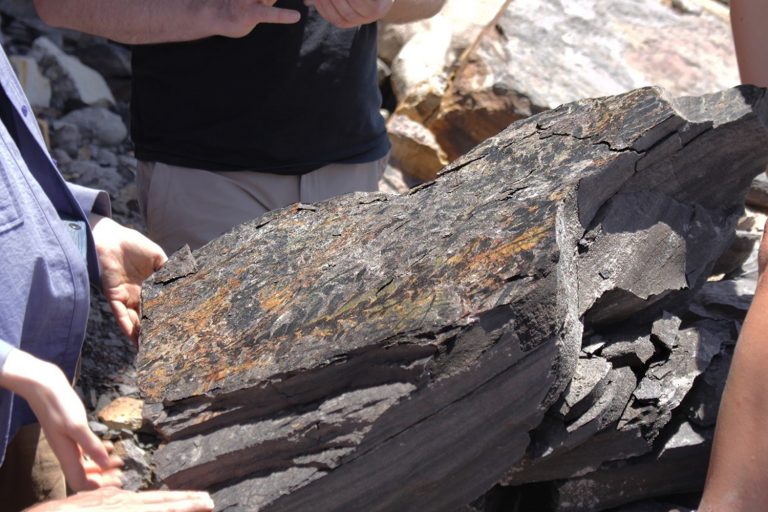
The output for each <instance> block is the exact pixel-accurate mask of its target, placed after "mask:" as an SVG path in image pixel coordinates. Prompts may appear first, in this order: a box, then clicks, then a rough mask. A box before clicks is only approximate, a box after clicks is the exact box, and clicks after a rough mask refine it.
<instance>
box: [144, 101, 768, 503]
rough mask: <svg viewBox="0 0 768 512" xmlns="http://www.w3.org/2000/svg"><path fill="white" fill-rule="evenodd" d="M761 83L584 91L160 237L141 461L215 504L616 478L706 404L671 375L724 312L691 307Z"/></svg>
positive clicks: (557, 495) (667, 445)
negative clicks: (383, 176)
mask: <svg viewBox="0 0 768 512" xmlns="http://www.w3.org/2000/svg"><path fill="white" fill-rule="evenodd" d="M764 109H765V99H764V91H763V90H759V89H752V88H737V89H732V90H727V91H724V92H722V93H718V94H715V95H710V96H704V97H698V98H688V99H683V100H674V101H672V100H667V99H665V97H664V95H663V93H662V92H661V91H660V90H658V89H653V88H646V89H639V90H635V91H632V92H629V93H627V94H623V95H620V96H615V97H607V98H599V99H590V100H583V101H579V102H576V103H572V104H568V105H565V106H563V107H560V108H557V109H555V110H552V111H548V112H544V113H542V114H539V115H537V116H533V117H531V118H528V119H525V120H523V121H520V122H517V123H515V124H513V125H511V126H510V127H509V128H508V129H507V130H505V131H504V132H502V133H501V134H500V135H498V136H497V137H494V138H492V139H490V140H488V141H487V142H485V143H483V144H481V145H480V146H478V147H477V148H475V149H474V150H473V151H471V152H470V153H468V154H467V155H465V156H464V157H461V158H460V159H458V160H457V161H456V162H454V163H453V164H451V165H449V166H448V167H447V168H445V169H444V170H443V171H442V173H441V174H440V176H439V177H438V179H437V180H436V181H434V182H430V183H427V184H425V185H423V186H421V187H418V188H416V189H414V190H412V191H411V192H409V193H408V194H406V195H403V196H391V195H386V194H352V195H347V196H344V197H341V198H337V199H333V200H330V201H327V202H323V203H318V204H316V205H312V206H307V205H296V206H294V207H291V208H286V209H283V210H279V211H276V212H272V213H269V214H267V215H265V216H264V217H262V218H261V219H259V220H257V221H254V222H251V223H246V224H244V225H242V226H240V227H238V228H236V229H235V230H233V231H231V232H229V233H228V234H225V235H223V236H222V237H221V238H219V239H217V240H214V241H213V242H211V243H210V244H208V245H206V246H205V247H203V248H201V249H200V250H198V251H196V252H194V253H192V254H190V253H188V252H185V253H180V254H179V255H178V256H173V257H171V259H170V260H169V262H168V264H167V265H166V267H165V269H164V275H163V276H162V277H161V278H158V279H154V280H152V279H150V280H149V281H148V282H147V284H146V286H145V289H144V295H143V312H144V318H143V320H142V322H143V323H142V337H143V340H142V345H141V346H142V348H141V351H140V353H139V359H138V363H137V366H138V380H139V382H140V389H141V393H142V396H143V398H144V399H145V402H146V406H145V416H147V418H148V419H149V420H150V421H151V422H152V423H153V424H154V426H155V427H156V428H157V429H158V431H159V432H160V433H161V434H162V435H163V436H164V437H165V439H166V441H167V444H165V446H163V447H161V448H160V449H159V450H158V451H157V452H156V454H155V456H154V463H155V464H156V467H157V468H156V469H157V474H158V476H159V477H160V478H161V479H162V480H163V481H164V483H165V484H167V485H168V486H170V487H172V488H181V487H184V488H188V487H193V488H205V489H208V490H210V491H212V492H213V495H214V499H215V501H216V504H217V510H270V511H272V510H275V511H276V510H281V511H282V510H307V509H309V508H310V507H311V509H312V510H328V511H330V510H420V511H422V510H426V511H431V510H434V511H442V510H451V509H458V508H459V507H462V506H464V505H466V504H468V503H470V502H471V501H472V500H473V499H474V498H476V497H478V496H480V495H482V494H483V493H484V492H486V491H487V490H488V489H490V488H491V487H492V486H493V485H494V484H495V483H497V482H499V481H502V482H503V483H505V484H506V485H517V486H523V485H526V484H529V483H531V482H542V481H546V482H552V484H551V491H552V497H553V501H554V503H555V504H556V506H557V507H559V508H558V510H584V508H583V507H584V506H585V505H584V504H585V503H589V504H591V505H590V506H592V508H590V509H594V510H598V509H600V508H601V507H603V508H605V506H616V505H618V504H620V502H619V501H620V500H619V499H618V498H616V497H615V496H613V495H609V494H610V492H609V491H611V490H612V489H614V487H613V486H612V485H610V484H603V482H604V481H605V480H604V479H606V478H620V476H621V475H623V474H624V473H621V472H620V471H618V470H614V469H611V467H610V464H613V463H615V464H619V465H621V467H622V468H624V467H629V463H628V462H627V460H628V459H631V458H633V457H634V458H639V459H642V462H643V463H644V464H651V465H653V464H654V461H655V460H656V459H655V458H654V457H655V455H653V453H655V452H654V450H656V449H657V448H658V446H659V444H660V443H661V441H658V440H663V442H664V444H663V451H662V452H660V457H661V458H663V460H665V461H666V460H670V461H671V462H670V464H675V463H678V464H679V463H680V460H682V459H681V458H683V457H685V456H687V454H689V453H690V452H695V453H700V452H701V450H699V451H698V452H697V449H698V448H700V447H701V446H702V443H705V442H706V439H707V436H706V435H703V434H698V433H696V431H695V429H696V428H697V424H698V425H702V424H706V423H707V421H709V420H705V419H702V418H705V417H707V416H708V412H707V411H710V410H711V405H703V404H704V402H705V399H704V398H700V399H699V402H696V400H694V399H690V401H689V402H688V403H687V402H686V400H688V399H689V397H690V396H692V394H693V392H694V391H696V392H697V393H699V395H698V396H699V397H709V396H712V395H716V394H717V393H716V392H715V393H710V392H708V389H707V386H705V385H704V384H701V385H699V384H700V382H701V379H699V377H700V376H701V375H704V374H706V372H707V370H708V369H709V368H711V367H713V365H715V363H717V361H718V358H720V357H723V356H722V354H723V351H724V350H725V351H726V352H727V346H728V343H732V340H733V338H732V337H731V338H728V339H726V338H723V337H722V336H721V334H722V333H723V332H728V333H733V331H734V327H735V324H734V323H733V322H734V321H733V319H723V317H722V315H720V313H717V312H716V310H717V308H712V307H711V305H712V304H713V303H714V302H717V299H716V297H717V293H716V291H715V290H711V294H710V295H708V297H710V299H709V302H705V303H703V304H698V310H697V311H698V312H699V313H698V314H697V315H696V316H692V314H690V309H691V307H692V305H693V304H694V300H693V298H694V297H698V295H697V294H698V293H699V292H700V290H702V287H703V286H707V285H709V284H710V283H707V278H708V276H709V275H710V273H711V270H712V268H713V267H714V265H715V263H716V261H717V259H718V257H719V256H720V254H721V253H722V252H724V251H725V249H726V248H727V247H728V246H729V245H730V242H731V240H732V237H733V232H734V227H735V225H736V222H737V220H738V218H739V215H740V212H741V210H742V205H743V200H744V195H745V194H746V191H747V188H748V186H749V184H750V182H751V181H752V179H753V178H754V176H756V175H757V174H758V173H760V172H761V171H762V169H763V168H764V167H765V164H766V162H767V161H768V144H766V142H768V137H767V135H768V134H767V133H766V130H765V128H764V126H763V124H762V122H761V120H760V119H761V118H762V117H763V111H764ZM746 155H748V157H747V156H746ZM705 283H706V285H705ZM713 311H715V312H713ZM719 315H720V316H719ZM729 322H730V323H729ZM704 380H706V379H704ZM697 404H698V405H700V407H698V406H697ZM686 407H688V408H689V409H690V411H696V414H694V413H693V412H691V413H690V414H688V415H687V416H685V417H684V418H683V420H679V419H678V418H677V416H678V415H679V414H682V413H681V412H680V411H682V410H683V409H684V408H686ZM675 422H677V423H675ZM697 422H698V423H697ZM684 423H685V426H683V424H684ZM673 424H674V425H675V426H677V427H678V428H677V429H676V431H675V432H676V433H670V432H668V431H667V430H668V429H670V428H672V427H670V426H671V425H673ZM689 424H690V425H689ZM710 425H711V423H710ZM690 432H694V434H696V435H693V434H691V435H688V434H690ZM598 441H599V442H598ZM657 441H658V442H657ZM595 446H599V449H596V448H595ZM691 447H693V448H691ZM649 454H650V455H649ZM643 457H645V458H643ZM664 457H666V458H664ZM660 460H661V459H660ZM606 464H608V466H606ZM622 464H623V465H622ZM630 470H631V468H630V469H628V470H627V472H629V471H630ZM629 474H631V473H629ZM601 478H602V479H603V480H600V479H601ZM585 479H592V480H585ZM638 487H640V486H638ZM585 489H586V490H587V491H589V492H587V491H585ZM628 501H630V500H627V501H626V502H628ZM606 504H607V505H606ZM604 505H605V506H604ZM579 507H581V508H579Z"/></svg>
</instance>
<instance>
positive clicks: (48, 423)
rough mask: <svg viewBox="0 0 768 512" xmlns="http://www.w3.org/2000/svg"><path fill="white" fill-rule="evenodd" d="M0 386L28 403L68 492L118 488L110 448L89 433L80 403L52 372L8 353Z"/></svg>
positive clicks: (54, 368) (49, 367)
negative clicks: (62, 476)
mask: <svg viewBox="0 0 768 512" xmlns="http://www.w3.org/2000/svg"><path fill="white" fill-rule="evenodd" d="M0 386H2V387H4V388H7V389H10V390H11V391H13V392H14V393H16V394H18V395H19V396H21V397H23V398H24V399H25V400H26V401H27V403H29V406H30V407H31V408H32V411H33V412H34V413H35V416H37V420H38V421H39V422H40V426H41V427H42V429H43V432H44V433H45V437H46V438H47V439H48V444H50V445H51V449H52V450H53V453H54V454H56V458H57V459H59V463H60V464H61V469H62V470H63V471H64V476H65V477H66V480H67V484H68V485H69V487H70V488H72V489H73V490H75V491H80V490H84V489H96V488H99V487H104V486H121V485H122V481H121V477H122V472H121V471H120V469H119V468H120V467H121V466H122V465H123V462H122V460H120V458H119V457H117V456H115V455H111V452H112V445H111V443H102V441H101V440H100V439H99V438H98V437H96V435H95V434H94V433H93V432H91V429H90V428H89V427H88V418H87V416H86V414H85V408H84V407H83V402H81V401H80V398H79V397H78V396H77V393H75V391H74V389H72V385H71V383H70V382H69V381H68V380H67V377H66V376H65V375H64V373H63V372H62V371H61V370H60V369H59V367H58V366H56V365H53V364H51V363H48V362H45V361H43V360H41V359H38V358H36V357H34V356H32V355H30V354H28V353H26V352H24V351H22V350H18V349H15V350H12V351H11V352H10V353H9V354H8V357H7V358H6V360H5V363H4V364H3V367H2V370H0Z"/></svg>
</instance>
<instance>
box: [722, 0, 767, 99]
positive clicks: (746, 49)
mask: <svg viewBox="0 0 768 512" xmlns="http://www.w3.org/2000/svg"><path fill="white" fill-rule="evenodd" d="M766 21H768V2H766V1H765V0H731V26H732V28H733V40H734V43H735V44H736V56H737V58H738V61H739V72H740V73H741V81H742V82H743V83H745V84H753V85H759V86H761V87H766V86H768V30H766V29H765V23H766Z"/></svg>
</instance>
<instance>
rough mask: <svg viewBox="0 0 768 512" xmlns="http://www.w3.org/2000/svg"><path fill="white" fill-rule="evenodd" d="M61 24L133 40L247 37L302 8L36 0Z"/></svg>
mask: <svg viewBox="0 0 768 512" xmlns="http://www.w3.org/2000/svg"><path fill="white" fill-rule="evenodd" d="M34 4H35V8H36V9H37V12H38V14H39V15H40V17H41V18H42V19H43V21H45V22H46V23H48V24H49V25H53V26H55V27H62V28H69V29H73V30H79V31H81V32H87V33H89V34H95V35H99V36H102V37H106V38H109V39H112V40H114V41H118V42H121V43H127V44H148V43H168V42H178V41H191V40H195V39H202V38H205V37H210V36H215V35H222V36H227V37H242V36H244V35H246V34H248V33H249V32H250V31H251V30H253V28H254V27H255V26H256V24H258V23H295V22H296V21H298V17H299V15H298V12H296V11H292V10H287V9H278V8H276V7H272V6H271V2H262V0H131V1H125V0H34Z"/></svg>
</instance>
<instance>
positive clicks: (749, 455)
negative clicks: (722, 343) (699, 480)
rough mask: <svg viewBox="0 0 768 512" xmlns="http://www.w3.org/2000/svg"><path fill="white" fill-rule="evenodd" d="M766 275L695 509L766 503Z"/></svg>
mask: <svg viewBox="0 0 768 512" xmlns="http://www.w3.org/2000/svg"><path fill="white" fill-rule="evenodd" d="M766 362H768V278H766V276H765V275H763V276H762V278H761V280H760V283H759V284H758V287H757V290H756V292H755V297H754V300H753V302H752V305H751V307H750V309H749V312H748V313H747V317H746V319H745V321H744V325H743V327H742V330H741V335H740V337H739V342H738V343H737V345H736V351H735V354H734V357H733V362H732V363H731V369H730V372H729V375H728V381H727V384H726V388H725V391H724V393H723V399H722V404H721V406H720V413H719V416H718V419H717V429H716V433H715V440H714V445H713V448H712V456H711V460H710V466H709V474H708V476H707V483H706V487H705V492H704V498H703V500H702V503H701V507H700V508H699V510H700V511H701V512H714V511H720V510H729V511H733V512H740V511H749V510H762V509H763V506H764V505H765V503H768V487H767V486H766V485H765V475H766V474H768V437H766V436H765V430H766V427H768V379H766V376H765V365H766Z"/></svg>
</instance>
